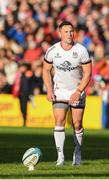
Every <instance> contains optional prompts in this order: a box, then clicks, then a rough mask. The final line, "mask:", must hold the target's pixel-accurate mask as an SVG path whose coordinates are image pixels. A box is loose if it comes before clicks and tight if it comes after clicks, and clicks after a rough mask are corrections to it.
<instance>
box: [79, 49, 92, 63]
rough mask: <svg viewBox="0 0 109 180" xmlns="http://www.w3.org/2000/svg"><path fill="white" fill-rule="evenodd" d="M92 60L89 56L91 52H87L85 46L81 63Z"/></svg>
mask: <svg viewBox="0 0 109 180" xmlns="http://www.w3.org/2000/svg"><path fill="white" fill-rule="evenodd" d="M90 62H91V59H90V57H89V53H88V52H87V49H86V48H83V49H82V52H81V64H87V63H90Z"/></svg>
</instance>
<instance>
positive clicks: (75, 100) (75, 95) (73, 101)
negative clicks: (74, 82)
mask: <svg viewBox="0 0 109 180" xmlns="http://www.w3.org/2000/svg"><path fill="white" fill-rule="evenodd" d="M80 96H81V93H80V92H79V91H76V92H74V93H73V94H72V95H71V97H70V100H69V103H70V104H75V105H77V104H78V103H79V99H80Z"/></svg>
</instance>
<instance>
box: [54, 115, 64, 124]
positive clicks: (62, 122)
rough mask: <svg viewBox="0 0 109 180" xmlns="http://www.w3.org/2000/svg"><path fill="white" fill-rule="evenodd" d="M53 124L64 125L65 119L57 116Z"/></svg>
mask: <svg viewBox="0 0 109 180" xmlns="http://www.w3.org/2000/svg"><path fill="white" fill-rule="evenodd" d="M55 124H56V125H57V126H64V125H65V120H64V119H62V118H59V117H58V118H57V119H55Z"/></svg>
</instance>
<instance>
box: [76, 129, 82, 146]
mask: <svg viewBox="0 0 109 180" xmlns="http://www.w3.org/2000/svg"><path fill="white" fill-rule="evenodd" d="M83 134H84V129H83V128H81V129H80V130H79V131H77V130H75V133H74V143H75V145H76V147H77V148H80V147H81V145H82V141H83Z"/></svg>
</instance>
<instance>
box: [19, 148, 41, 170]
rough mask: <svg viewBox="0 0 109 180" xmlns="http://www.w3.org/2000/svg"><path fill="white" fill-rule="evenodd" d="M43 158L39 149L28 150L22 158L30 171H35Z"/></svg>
mask: <svg viewBox="0 0 109 180" xmlns="http://www.w3.org/2000/svg"><path fill="white" fill-rule="evenodd" d="M41 157H42V152H41V150H40V149H39V148H37V147H32V148H29V149H28V150H26V152H25V153H24V155H23V157H22V162H23V165H24V166H26V167H28V170H29V171H32V170H34V166H35V165H36V164H38V163H39V161H40V160H41Z"/></svg>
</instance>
